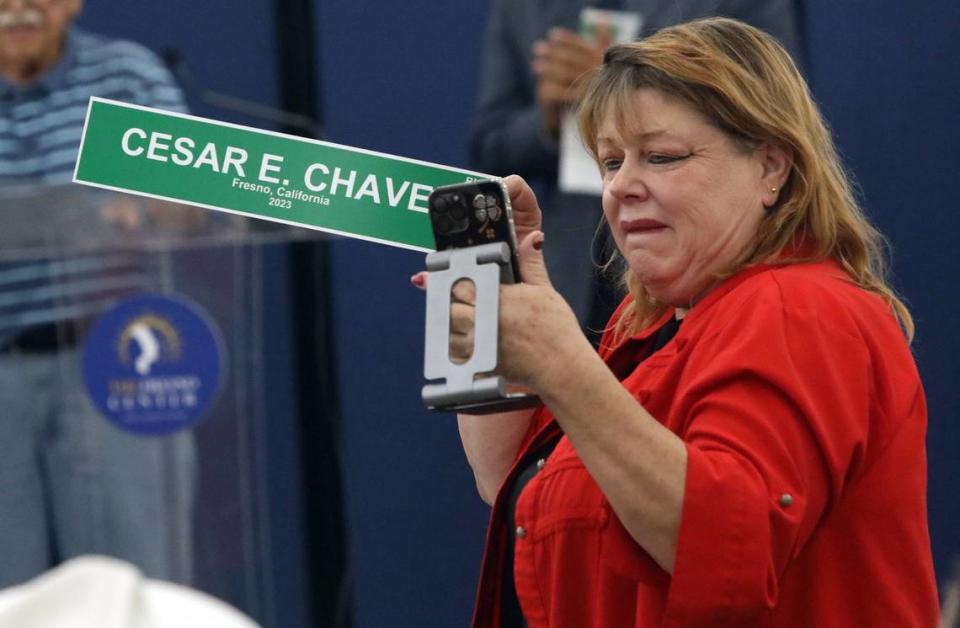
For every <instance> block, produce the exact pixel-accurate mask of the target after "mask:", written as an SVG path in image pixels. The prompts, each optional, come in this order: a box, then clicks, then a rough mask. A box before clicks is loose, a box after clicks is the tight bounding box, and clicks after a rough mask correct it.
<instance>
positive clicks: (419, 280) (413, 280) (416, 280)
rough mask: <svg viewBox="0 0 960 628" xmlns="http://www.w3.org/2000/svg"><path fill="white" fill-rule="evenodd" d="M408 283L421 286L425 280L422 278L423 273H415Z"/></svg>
mask: <svg viewBox="0 0 960 628" xmlns="http://www.w3.org/2000/svg"><path fill="white" fill-rule="evenodd" d="M410 283H412V284H413V285H415V286H416V287H418V288H422V287H423V286H424V285H425V284H426V281H424V278H423V273H417V274H416V275H414V276H412V277H410Z"/></svg>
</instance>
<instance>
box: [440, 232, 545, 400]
mask: <svg viewBox="0 0 960 628" xmlns="http://www.w3.org/2000/svg"><path fill="white" fill-rule="evenodd" d="M510 259H511V256H510V247H509V246H507V244H506V243H503V242H492V243H490V244H483V245H480V246H472V247H468V248H462V249H449V250H445V251H437V252H435V253H430V254H429V255H427V271H428V272H429V276H428V278H427V316H426V332H425V334H424V336H425V342H424V361H423V375H424V377H425V378H426V379H428V380H444V381H442V382H437V383H428V384H426V385H424V387H423V390H422V392H421V396H422V398H423V401H424V403H426V404H427V407H428V408H430V409H431V410H461V411H465V412H469V413H471V414H487V413H491V412H502V411H504V410H510V409H515V408H524V407H531V406H534V405H537V404H538V403H540V399H539V397H537V396H536V395H530V394H526V393H511V392H508V389H507V382H506V380H505V379H504V378H503V377H501V376H499V375H493V374H492V372H493V371H494V369H496V367H497V335H498V331H499V329H498V328H499V311H500V284H501V283H513V269H512V267H511V266H512V265H511V262H510ZM462 279H465V280H469V281H472V282H473V284H474V286H475V288H476V315H475V318H474V342H473V354H472V355H471V356H470V359H469V360H467V361H466V362H464V363H463V364H457V363H455V362H453V361H452V360H451V359H450V292H451V290H452V289H453V286H454V284H456V283H457V282H458V281H460V280H462Z"/></svg>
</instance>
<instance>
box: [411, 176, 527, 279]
mask: <svg viewBox="0 0 960 628" xmlns="http://www.w3.org/2000/svg"><path fill="white" fill-rule="evenodd" d="M427 207H428V212H429V214H430V224H431V225H432V227H433V239H434V240H435V241H436V245H437V250H438V251H445V250H447V249H461V248H465V247H468V246H479V245H481V244H489V243H491V242H506V243H507V245H508V246H509V247H510V262H511V263H510V266H511V273H510V277H509V278H508V279H510V280H512V281H510V283H519V282H520V263H519V259H518V258H517V232H516V229H515V228H514V225H513V210H512V209H511V208H510V195H509V193H508V192H507V186H506V184H505V183H504V182H503V180H502V179H490V180H485V181H470V182H467V183H458V184H456V185H447V186H444V187H439V188H437V189H435V190H434V191H433V193H431V194H430V197H429V199H428V200H427Z"/></svg>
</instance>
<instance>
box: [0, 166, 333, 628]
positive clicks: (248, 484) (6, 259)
mask: <svg viewBox="0 0 960 628" xmlns="http://www.w3.org/2000/svg"><path fill="white" fill-rule="evenodd" d="M320 236H321V234H319V233H317V232H312V231H308V230H304V229H297V228H292V227H285V226H282V225H272V224H269V223H264V222H262V221H254V220H251V219H246V218H241V217H237V216H232V215H229V214H225V213H220V212H214V211H210V210H206V209H199V208H194V207H188V206H175V205H172V204H168V203H164V202H161V201H155V200H151V199H146V198H141V197H137V196H132V195H122V194H120V193H114V192H109V191H105V190H96V189H92V188H87V187H83V186H79V185H75V184H67V185H63V186H57V187H49V186H43V185H30V184H23V185H16V186H5V187H0V329H2V328H4V327H5V326H6V327H7V328H10V326H17V325H18V322H17V318H16V317H17V316H18V315H19V314H17V313H16V312H15V311H14V310H13V309H11V308H10V307H7V308H6V309H4V307H2V306H9V305H10V300H9V299H8V301H7V302H4V301H3V298H4V297H3V290H9V289H10V287H11V284H10V283H7V284H6V286H5V287H4V280H3V274H4V271H5V270H7V271H8V272H7V277H6V280H7V281H8V282H9V281H15V280H16V276H15V274H10V272H9V269H10V268H14V269H15V268H16V267H17V266H18V265H20V264H23V263H24V262H26V261H29V260H44V261H45V263H48V264H51V265H55V264H67V265H69V264H71V260H74V261H76V260H86V259H94V258H97V257H102V256H116V257H123V256H127V257H129V258H130V259H133V260H135V262H134V263H135V264H136V265H138V268H141V269H142V270H143V273H142V274H143V277H144V282H143V285H141V286H126V287H123V288H119V289H118V290H117V293H116V295H115V298H116V299H117V300H119V299H123V298H126V296H127V295H129V294H132V293H135V292H137V291H140V290H146V291H148V292H151V293H159V294H163V295H176V296H177V297H184V298H185V299H186V300H188V301H190V302H192V303H193V304H195V305H196V306H198V307H199V308H200V309H202V310H203V311H205V312H206V314H208V315H209V318H210V319H211V320H212V321H213V322H214V326H215V327H217V328H219V331H220V334H221V337H222V340H223V343H222V344H223V349H224V350H223V357H224V361H223V365H224V373H223V376H222V379H221V384H220V388H219V393H218V395H217V397H216V399H215V401H214V402H213V403H212V405H211V406H210V409H209V411H208V412H207V414H206V416H205V418H203V419H202V420H201V421H200V422H199V423H197V424H196V425H194V426H193V427H191V428H189V429H186V430H183V431H181V432H177V433H176V434H173V435H171V436H151V437H147V436H131V437H130V438H134V439H136V438H141V439H143V438H148V439H153V441H154V442H155V443H158V442H162V441H164V440H165V439H169V440H170V442H171V443H172V442H173V440H177V442H178V445H177V447H178V448H181V449H182V448H183V447H186V451H187V452H188V454H187V455H186V456H185V457H183V456H180V457H178V456H179V454H175V453H171V452H173V451H174V448H173V447H172V445H171V447H170V448H168V449H164V447H165V446H163V445H158V447H159V448H160V449H161V450H163V451H162V453H161V454H160V455H161V456H166V457H167V458H166V464H167V467H168V468H169V470H170V473H171V474H172V477H173V478H174V479H173V481H171V482H170V483H169V484H165V485H164V486H165V487H167V488H166V489H164V490H169V491H171V492H170V494H168V495H164V496H163V499H161V500H160V503H162V504H177V508H180V509H181V510H182V511H183V512H182V514H183V518H182V522H183V525H182V526H181V527H180V528H175V529H174V531H173V532H171V533H170V534H169V535H168V537H167V538H164V539H156V542H155V543H149V544H148V546H147V547H141V548H139V549H138V550H137V552H134V553H133V556H134V557H136V556H143V557H144V558H143V560H142V561H139V560H136V558H134V559H130V560H131V562H134V563H135V564H136V563H138V562H143V563H144V564H138V566H139V567H141V568H142V569H143V570H144V572H145V573H146V574H147V575H148V576H150V577H160V578H162V579H167V580H171V581H174V582H177V583H179V584H185V585H188V586H191V587H193V588H196V589H198V590H201V591H204V592H206V593H209V594H211V595H213V596H215V597H218V598H220V599H222V600H224V601H226V602H227V603H229V604H231V605H233V606H234V607H236V608H238V609H240V610H241V611H243V612H245V613H247V614H248V615H249V616H250V617H252V618H253V619H255V620H256V621H258V622H260V623H261V624H262V625H264V626H266V627H267V628H273V627H274V626H277V627H278V628H279V627H280V626H283V628H287V626H298V625H301V622H300V621H299V620H296V619H290V618H289V615H285V614H284V613H289V611H284V610H283V608H284V607H286V606H289V605H290V602H291V600H290V599H289V595H287V599H282V600H278V599H277V597H278V596H277V593H276V592H277V590H278V589H279V588H280V587H278V585H277V582H276V581H277V579H278V578H279V577H285V578H291V579H293V580H294V581H295V580H296V579H297V577H298V575H300V574H298V573H297V571H296V569H292V570H291V569H290V568H289V564H290V563H289V561H287V562H285V561H284V559H278V552H280V551H283V552H286V555H287V556H290V555H297V554H300V553H302V548H300V547H297V543H298V541H302V538H301V537H298V536H297V530H299V529H301V528H302V522H301V523H298V522H297V521H295V519H296V517H297V513H299V512H300V510H299V508H300V505H299V504H293V503H288V502H294V501H297V500H299V499H300V496H301V492H300V491H301V486H300V476H299V473H300V467H299V465H298V463H297V461H296V460H295V459H294V460H291V459H290V457H289V451H286V452H278V451H275V450H274V449H273V448H272V447H270V446H268V444H269V443H271V442H277V440H278V439H279V440H285V441H290V440H292V439H293V438H295V435H296V433H297V432H296V420H297V417H295V416H292V415H293V414H294V413H295V410H296V408H295V406H296V404H295V403H290V402H285V403H283V404H281V406H283V407H286V408H289V409H290V411H289V412H288V413H287V414H288V415H287V416H284V412H282V411H280V412H277V411H276V409H275V408H272V407H271V402H270V399H269V395H270V394H271V391H270V390H269V387H270V377H271V373H270V372H271V366H270V360H271V359H272V358H271V356H273V357H274V358H275V357H276V356H277V355H281V356H282V355H285V354H286V353H288V352H289V351H290V349H291V347H289V346H287V347H284V346H276V345H275V344H273V343H272V341H271V339H270V337H269V336H270V335H269V333H267V334H266V335H265V332H264V330H265V329H268V328H269V327H270V326H271V325H277V326H282V325H288V324H289V321H283V320H277V321H272V320H271V321H265V320H264V316H265V314H264V312H265V307H264V306H265V303H264V299H265V297H264V285H265V284H264V282H265V280H264V278H265V277H267V278H268V279H267V281H270V280H271V279H270V277H271V268H270V262H271V254H270V251H271V247H272V248H273V250H274V251H276V250H277V248H278V247H276V246H274V245H282V244H285V243H289V242H293V241H305V240H316V239H319V237H320ZM77 272H82V271H77ZM70 277H71V276H70V274H69V273H66V274H53V275H52V276H51V278H50V279H49V283H50V286H49V287H48V288H46V289H47V290H48V292H46V293H45V294H46V295H47V296H50V297H52V298H53V300H54V301H55V302H56V308H60V309H61V310H62V311H63V312H70V313H71V314H72V316H71V318H72V319H73V320H74V321H76V322H74V323H70V326H71V329H69V330H67V329H63V337H64V338H67V337H68V336H69V337H73V336H78V338H75V340H76V341H77V342H79V343H81V344H82V342H83V336H84V334H85V333H86V332H87V331H88V330H89V328H90V327H91V326H92V325H94V324H95V322H96V320H97V317H98V315H99V313H100V312H98V310H100V309H102V307H103V303H101V302H90V301H89V300H87V299H86V298H81V297H79V296H76V295H75V294H74V293H72V292H71V290H72V289H73V288H71V285H75V280H76V276H73V277H72V279H71V278H70ZM282 279H286V276H284V277H282ZM71 282H73V283H71ZM58 285H59V286H60V287H59V288H58ZM61 288H62V289H61ZM14 309H15V308H14ZM11 312H12V313H11ZM21 322H22V321H21ZM58 333H59V332H58ZM0 337H2V336H0ZM0 346H2V345H0ZM77 352H78V350H77V349H71V350H64V351H62V352H53V353H52V354H51V355H53V356H54V363H56V364H58V366H57V367H56V368H55V372H56V374H55V376H54V377H52V381H49V382H48V385H49V387H50V389H51V390H53V389H56V388H58V387H62V388H65V389H73V390H77V389H82V388H83V386H82V382H79V381H78V378H80V377H81V375H80V372H79V370H78V368H77V364H76V361H77V358H76V354H77ZM0 358H2V359H4V360H7V364H10V363H12V362H13V363H16V361H17V360H22V363H23V364H26V363H27V361H29V359H30V356H29V354H28V353H18V352H17V351H12V352H11V351H6V352H5V353H4V354H3V355H2V356H0ZM18 392H19V391H16V390H11V391H8V392H7V394H11V395H12V394H16V393H18ZM24 393H25V394H27V392H26V391H24ZM44 394H45V393H44ZM4 411H5V409H4V408H0V412H4ZM103 420H104V426H101V427H103V428H104V430H119V428H117V427H115V426H113V425H110V424H108V422H107V419H106V418H104V419H103ZM0 429H3V428H2V424H0ZM41 429H46V428H41ZM98 429H99V428H98ZM275 430H281V431H283V434H284V435H282V436H280V437H277V436H276V435H272V432H273V431H275ZM6 438H8V435H5V434H2V433H0V439H6ZM125 438H126V437H125ZM44 442H45V441H44V440H43V437H40V438H38V439H37V444H35V445H32V446H34V447H37V448H38V450H37V452H36V456H35V457H36V458H37V459H40V460H42V459H44V456H45V454H46V453H48V452H45V451H44V450H43V448H44V446H45V445H44ZM123 442H127V443H129V442H131V441H130V440H129V439H128V440H126V441H122V442H121V444H113V445H110V447H120V448H122V447H124V446H125V445H123V444H122V443H123ZM23 446H24V447H26V446H28V445H27V444H25V443H24V444H23ZM291 447H292V448H293V449H295V447H294V446H292V445H291ZM128 457H130V456H128ZM133 464H136V461H134V462H133ZM43 466H44V464H43V463H41V464H40V467H41V473H43V472H44V469H43ZM4 468H5V467H3V465H2V463H0V485H3V484H4V480H3V478H2V473H3V469H4ZM61 474H62V472H61ZM57 481H58V480H57V479H56V478H46V479H44V480H43V482H42V490H43V491H44V493H45V494H44V495H43V496H42V499H41V500H40V502H41V503H48V502H51V501H55V500H52V499H51V498H50V495H48V494H46V493H48V492H51V491H52V492H53V493H54V494H56V493H57V491H58V489H57V487H56V482H57ZM287 483H289V486H283V487H282V490H279V489H278V486H281V485H283V484H287ZM51 486H52V487H53V488H51ZM171 487H172V488H171ZM23 490H26V491H29V489H27V488H24V489H23ZM26 495H27V496H28V497H29V492H28V493H26ZM154 497H155V496H154ZM148 501H149V500H148ZM135 503H136V502H134V505H131V506H130V513H129V514H130V515H131V517H132V516H134V515H135V514H138V513H136V512H135V511H137V510H138V507H137V506H136V505H135ZM152 503H153V502H152ZM171 507H173V506H172V505H171ZM51 509H54V510H55V508H53V506H51ZM69 512H70V510H69V509H60V510H58V511H57V512H56V513H55V514H51V515H50V517H49V518H48V519H47V520H46V523H44V524H43V525H46V526H48V527H50V528H51V530H52V529H53V528H54V527H59V528H63V529H66V530H68V531H69V532H68V535H70V536H71V538H73V537H76V536H78V535H79V536H82V535H80V532H81V531H80V530H77V528H78V527H80V525H82V524H79V523H78V524H77V525H74V522H72V521H70V520H69ZM153 515H156V516H165V515H164V513H162V512H160V513H152V512H148V513H146V516H147V517H150V516H153ZM2 516H3V515H2V513H0V517H2ZM0 529H6V528H3V527H2V525H0ZM95 532H96V534H95V535H91V538H94V537H95V538H98V539H100V540H101V541H103V544H102V545H98V544H97V543H94V544H93V546H92V547H90V548H89V552H88V553H101V551H100V550H103V548H106V549H105V550H104V551H102V553H106V554H112V552H111V551H110V547H111V543H110V542H109V541H110V538H109V537H110V535H111V534H113V533H114V531H111V530H98V531H95ZM58 534H60V533H59V532H53V531H52V532H50V533H49V535H50V536H51V538H54V537H57V535H58ZM104 539H106V541H104ZM278 539H281V540H282V542H280V541H278ZM8 542H11V543H19V542H20V540H19V539H16V538H11V539H8ZM280 545H284V546H285V547H283V548H281V547H278V546H280ZM56 546H57V542H56V541H54V542H53V543H52V549H51V550H50V551H51V552H53V553H56V550H57V547H56ZM74 547H76V545H74ZM120 558H127V559H129V557H124V556H120ZM294 565H295V563H294ZM295 566H296V565H295ZM299 567H300V568H301V569H306V567H305V566H304V565H303V564H302V561H301V563H300V566H299ZM157 570H159V571H160V572H161V573H160V574H159V576H157V575H156V574H153V573H151V572H152V571H157ZM280 570H283V571H285V572H286V573H285V574H284V575H283V576H278V571H280ZM0 571H2V566H0ZM291 571H292V573H291ZM294 602H295V600H294ZM304 625H305V624H304Z"/></svg>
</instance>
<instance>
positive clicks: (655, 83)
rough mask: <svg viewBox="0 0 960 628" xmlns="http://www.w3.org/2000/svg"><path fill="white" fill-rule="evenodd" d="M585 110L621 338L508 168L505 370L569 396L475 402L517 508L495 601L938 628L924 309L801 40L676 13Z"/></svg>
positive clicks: (609, 620) (481, 603) (769, 622)
mask: <svg viewBox="0 0 960 628" xmlns="http://www.w3.org/2000/svg"><path fill="white" fill-rule="evenodd" d="M579 115H580V125H581V132H582V135H583V137H584V141H585V142H586V144H587V145H588V146H589V148H590V149H591V151H592V152H593V153H594V155H595V157H596V159H597V162H598V164H599V166H600V169H601V172H602V174H603V180H604V191H603V201H602V203H603V213H604V217H605V219H606V221H607V223H608V225H609V227H610V229H611V232H612V234H613V237H614V240H615V241H616V244H617V248H618V250H619V253H620V257H621V258H622V261H623V262H624V265H625V273H624V277H625V285H626V286H627V287H628V289H629V295H628V297H627V298H626V299H625V301H624V303H623V304H622V305H621V306H620V308H619V309H618V311H617V313H616V314H615V315H614V317H613V319H612V320H611V323H610V325H609V329H608V330H607V331H606V335H605V337H604V340H603V342H602V344H601V348H600V351H599V355H598V353H597V352H595V351H594V350H593V348H592V347H591V346H590V343H589V342H588V341H587V339H586V338H585V337H584V336H583V334H582V333H581V332H580V330H579V326H578V324H577V321H576V319H575V317H574V315H573V313H572V312H571V310H570V308H569V307H568V306H567V305H566V303H565V302H564V301H563V299H562V298H561V297H560V296H559V295H558V294H557V293H556V292H555V291H554V290H553V289H552V287H551V285H550V282H549V279H548V278H547V275H546V271H545V268H544V266H543V258H542V251H541V247H542V245H543V242H544V235H543V233H542V232H541V230H540V228H541V226H540V224H541V223H540V211H539V208H538V207H537V203H536V199H535V198H534V196H533V193H532V192H531V190H530V188H529V187H528V186H527V185H526V184H525V183H524V182H523V181H522V180H520V179H519V178H516V177H511V178H509V179H508V187H509V190H510V194H511V201H512V203H513V207H514V211H515V220H516V223H517V229H518V236H519V237H520V238H521V245H520V248H521V267H522V270H521V273H522V275H523V276H524V283H523V284H518V285H514V286H504V287H503V289H502V296H501V311H500V326H501V327H500V329H501V336H500V346H499V351H500V356H501V361H500V367H499V369H498V371H499V372H500V373H501V374H503V375H505V376H506V377H507V378H508V379H509V380H510V381H512V382H515V383H518V384H521V385H524V386H527V387H529V388H530V389H532V390H533V391H535V392H536V393H537V394H538V395H539V396H540V397H541V399H542V400H543V402H544V405H543V407H541V408H539V409H537V410H535V411H532V412H531V411H519V412H512V413H504V414H500V415H494V416H489V415H488V416H468V415H461V416H460V417H459V426H460V432H461V436H462V439H463V444H464V449H465V451H466V454H467V458H468V460H469V462H470V464H471V466H472V468H473V471H474V473H475V476H476V480H477V486H478V488H479V491H480V494H481V496H482V497H483V498H484V499H485V500H486V501H487V502H489V503H491V504H492V505H493V512H492V514H491V519H490V527H489V531H488V538H487V548H486V552H485V556H484V562H483V567H482V575H481V582H480V587H479V593H478V600H477V607H476V611H475V616H474V625H476V626H484V627H486V626H511V625H524V624H526V625H529V626H531V627H539V626H551V627H569V628H588V627H598V628H599V627H610V628H620V627H626V626H636V627H638V628H640V627H643V628H648V627H652V626H710V627H716V626H736V627H748V626H768V627H781V626H783V627H786V626H790V627H795V626H816V627H817V628H825V627H828V626H838V627H839V626H843V627H845V628H849V627H854V626H856V627H859V626H871V627H872V626H884V627H889V626H933V625H934V624H935V622H936V616H937V599H936V588H935V582H934V575H933V566H932V560H931V555H930V545H929V536H928V531H927V520H926V501H925V492H926V460H925V453H924V435H925V429H926V408H925V403H924V396H923V389H922V387H921V384H920V380H919V377H918V374H917V370H916V367H915V365H914V361H913V359H912V356H911V353H910V350H909V348H908V339H909V337H910V336H911V335H912V331H913V326H912V321H911V319H910V315H909V313H908V312H907V309H906V308H905V307H904V305H903V303H902V302H901V301H900V300H899V299H898V298H897V296H896V295H895V294H894V292H893V291H892V290H891V288H890V287H889V285H888V284H887V282H886V279H885V276H884V269H883V260H882V255H881V236H880V235H879V234H878V233H877V232H876V231H875V230H874V228H873V227H872V226H871V225H870V224H869V222H868V221H867V220H866V218H865V217H864V215H863V213H862V211H861V210H860V209H859V207H858V206H857V203H856V201H855V200H854V198H853V195H852V193H851V191H850V184H849V182H848V179H847V177H846V176H845V174H844V172H843V169H842V167H841V165H840V162H839V159H838V157H837V155H836V151H835V149H834V147H833V143H832V141H831V138H830V135H829V132H828V131H827V129H826V127H825V125H824V123H823V121H822V119H821V117H820V114H819V112H818V111H817V108H816V106H815V105H814V103H813V101H812V100H811V98H810V95H809V93H808V91H807V88H806V85H805V83H804V81H803V79H802V77H801V76H800V74H799V73H798V72H797V70H796V68H795V66H794V64H793V63H792V61H791V60H790V58H789V56H788V55H787V54H786V53H785V52H784V50H783V49H782V48H781V47H780V46H779V45H778V44H777V43H776V42H775V41H774V40H773V39H772V38H771V37H769V36H767V35H765V34H764V33H762V32H761V31H758V30H756V29H754V28H752V27H749V26H747V25H744V24H742V23H739V22H736V21H733V20H728V19H708V20H702V21H697V22H692V23H690V24H685V25H680V26H676V27H673V28H668V29H666V30H663V31H661V32H660V33H658V34H656V35H654V36H652V37H650V38H648V39H645V40H643V41H640V42H636V43H633V44H629V45H624V46H616V47H613V48H611V49H610V50H609V51H608V53H607V55H606V58H605V61H604V65H603V66H602V68H600V70H599V72H598V74H597V75H596V76H595V77H594V78H593V80H592V82H591V83H590V85H589V87H588V88H587V92H586V95H585V97H584V101H583V103H582V105H581V109H580V114H579ZM548 241H549V239H548ZM547 251H549V243H548V244H547ZM454 297H455V303H454V304H453V305H452V309H451V327H452V329H454V330H455V333H454V334H453V335H452V337H451V348H452V351H453V353H454V354H455V355H460V356H464V357H465V356H467V355H469V352H470V350H471V347H472V344H473V340H472V337H471V333H472V332H471V329H472V320H473V319H472V317H473V306H472V303H473V294H472V293H471V291H470V290H469V287H468V286H459V287H458V288H457V289H456V290H455V293H454Z"/></svg>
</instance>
